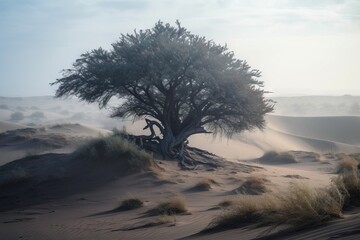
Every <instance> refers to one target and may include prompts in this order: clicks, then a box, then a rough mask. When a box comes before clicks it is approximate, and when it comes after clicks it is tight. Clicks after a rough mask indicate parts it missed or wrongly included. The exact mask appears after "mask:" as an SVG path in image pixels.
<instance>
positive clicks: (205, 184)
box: [190, 178, 217, 191]
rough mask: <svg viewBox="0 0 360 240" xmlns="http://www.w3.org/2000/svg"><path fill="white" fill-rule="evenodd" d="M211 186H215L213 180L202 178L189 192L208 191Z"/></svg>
mask: <svg viewBox="0 0 360 240" xmlns="http://www.w3.org/2000/svg"><path fill="white" fill-rule="evenodd" d="M212 184H217V182H216V181H215V180H214V179H210V178H204V179H202V180H200V181H199V182H198V183H197V184H196V185H195V186H194V187H192V188H191V189H190V190H195V191H209V190H210V189H211V188H212V186H211V185H212Z"/></svg>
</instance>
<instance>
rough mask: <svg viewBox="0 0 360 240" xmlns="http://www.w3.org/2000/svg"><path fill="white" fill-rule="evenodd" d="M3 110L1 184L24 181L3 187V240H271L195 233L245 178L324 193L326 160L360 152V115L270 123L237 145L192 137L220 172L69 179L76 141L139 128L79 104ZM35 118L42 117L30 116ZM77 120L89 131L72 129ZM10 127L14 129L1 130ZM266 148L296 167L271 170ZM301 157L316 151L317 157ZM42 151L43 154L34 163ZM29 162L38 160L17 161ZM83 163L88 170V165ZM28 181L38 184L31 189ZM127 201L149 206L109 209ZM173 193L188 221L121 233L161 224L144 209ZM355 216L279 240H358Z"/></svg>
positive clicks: (13, 104) (270, 186)
mask: <svg viewBox="0 0 360 240" xmlns="http://www.w3.org/2000/svg"><path fill="white" fill-rule="evenodd" d="M0 103H1V104H5V105H6V106H5V107H4V109H0V130H1V131H0V154H1V155H0V173H1V176H0V178H2V177H3V176H4V175H5V174H9V173H11V174H15V175H16V176H18V177H19V180H20V181H18V182H16V181H15V182H14V183H13V184H14V185H13V186H10V187H9V186H7V187H6V188H2V189H0V239H10V240H11V239H55V240H56V239H59V240H60V239H61V240H62V239H181V238H184V239H240V238H241V239H255V238H259V237H261V236H265V237H264V238H263V239H271V238H270V236H269V235H267V234H268V233H266V232H265V230H266V229H264V228H257V229H252V228H241V229H235V230H229V231H224V232H219V233H213V234H207V235H198V233H199V232H200V231H201V230H203V229H204V228H205V227H206V226H207V225H208V224H209V223H210V222H211V220H212V219H213V218H214V217H215V216H217V215H219V214H221V209H214V207H215V206H216V205H217V204H218V203H220V202H221V201H223V200H225V199H228V198H231V197H234V190H235V189H238V188H239V187H241V186H242V184H243V183H244V182H245V181H246V180H247V179H248V178H249V177H254V176H255V177H260V178H266V179H267V181H266V188H267V190H269V191H273V192H277V191H286V189H287V188H288V186H289V183H291V182H297V181H300V182H305V183H306V184H309V185H311V186H313V187H320V186H326V185H327V184H328V183H329V180H330V178H332V177H333V176H335V175H334V172H335V168H336V164H337V162H338V159H337V158H336V157H333V156H332V155H331V154H330V155H325V154H324V153H326V152H330V153H333V154H334V153H336V152H356V151H359V152H360V150H359V144H360V138H359V136H360V134H359V133H360V132H359V129H360V128H359V125H360V124H359V118H358V117H321V118H319V117H308V118H302V117H291V118H290V117H282V116H268V117H267V123H268V125H267V128H266V129H265V130H264V131H262V132H261V131H256V132H251V133H243V134H241V135H236V136H234V138H233V139H231V140H227V139H224V138H220V139H215V140H214V139H213V138H212V136H207V135H198V136H194V137H192V138H191V139H190V144H191V145H194V146H198V147H200V148H203V149H206V150H208V151H210V152H213V153H216V154H218V155H220V156H223V157H226V158H227V159H229V160H231V161H232V162H227V161H225V160H224V161H223V162H224V163H223V166H222V167H219V168H216V169H202V168H200V169H198V170H195V171H181V170H179V168H178V166H177V164H176V163H172V162H167V161H161V160H157V163H158V165H159V166H160V167H161V168H163V169H164V171H162V172H161V173H160V175H155V174H153V173H149V172H143V173H137V174H133V175H130V176H122V175H121V176H119V175H116V174H114V172H113V171H112V170H113V169H112V167H111V166H110V167H109V168H107V169H103V170H101V171H100V168H94V169H95V170H96V171H94V172H93V175H91V174H86V173H84V172H83V173H81V174H80V173H79V174H78V178H77V179H76V181H73V179H72V178H68V177H67V171H66V169H67V168H68V166H73V165H71V164H70V165H67V164H69V163H71V161H70V160H69V157H68V154H69V153H70V152H71V151H73V150H74V149H75V148H77V147H78V145H79V144H81V143H82V142H83V141H86V140H87V139H90V138H94V137H98V136H100V135H104V134H105V135H106V134H108V133H109V131H108V130H101V128H103V127H105V128H107V129H111V128H112V127H113V126H117V127H118V128H119V129H121V128H122V126H127V130H128V131H130V132H136V133H141V134H143V133H142V132H141V131H139V129H141V128H142V127H143V123H142V122H135V123H134V124H133V123H132V122H131V121H126V122H124V121H121V122H120V121H117V120H109V119H107V118H106V113H104V112H101V113H99V112H98V110H97V108H96V106H95V107H94V106H88V105H84V104H83V103H81V104H78V103H77V102H76V101H73V100H68V101H64V102H59V101H58V100H54V99H53V98H51V97H46V98H26V99H22V98H18V99H7V98H6V99H3V98H0ZM332 104H333V105H335V103H332ZM349 104H350V103H349ZM19 111H20V112H22V113H23V114H24V116H25V117H24V119H22V120H17V121H13V122H9V121H10V120H11V114H12V113H14V112H19ZM39 111H40V112H42V113H43V114H44V117H43V118H34V117H32V115H33V114H34V113H35V112H39ZM284 114H286V113H284ZM35 115H36V114H35ZM74 122H79V123H82V124H89V125H91V126H92V127H88V126H84V125H79V124H71V123H74ZM57 123H59V124H57ZM24 126H25V127H26V129H24V128H23V127H24ZM94 126H95V127H94ZM99 128H100V129H99ZM6 130H11V131H8V132H6V133H5V131H6ZM1 132H2V134H1ZM145 134H146V133H145ZM268 150H278V151H289V150H297V151H292V152H291V154H293V155H294V156H295V158H296V163H293V164H285V163H280V164H272V165H269V164H264V163H263V162H262V163H260V161H259V160H256V158H258V157H260V156H262V155H263V153H264V152H266V151H268ZM305 151H309V152H317V153H319V157H314V156H315V154H313V153H309V152H305ZM36 154H45V155H43V156H40V157H37V156H33V155H36ZM24 156H33V157H30V158H25V159H22V160H19V161H14V160H15V159H19V158H22V157H24ZM239 159H241V161H240V162H238V160H239ZM254 159H255V160H254ZM69 161H70V162H69ZM77 166H78V167H77V169H82V168H81V166H82V165H77ZM70 169H72V168H70ZM22 171H24V172H26V173H28V175H26V174H25V175H24V172H22ZM96 172H101V174H99V175H96ZM26 177H31V178H36V179H37V180H38V181H30V182H28V181H27V180H26V179H27V178H26ZM203 179H213V180H215V181H216V184H212V188H211V189H210V190H209V191H197V190H194V189H193V187H194V186H195V185H196V183H198V182H199V181H201V180H203ZM40 180H41V181H40ZM131 195H135V196H140V197H141V198H142V199H143V200H144V201H145V206H144V207H143V208H140V209H137V210H131V211H125V212H114V211H111V210H113V209H114V208H116V207H117V206H118V205H119V202H120V201H121V200H123V199H126V198H128V197H129V196H131ZM175 195H182V196H183V197H184V198H185V199H186V205H187V207H188V210H189V212H190V213H191V214H185V215H177V216H175V217H170V218H169V221H170V223H166V224H162V225H159V226H153V227H148V228H141V227H140V228H139V229H136V230H126V231H125V230H124V228H126V227H131V226H141V225H144V224H146V223H149V222H151V221H156V220H157V219H158V217H153V216H148V215H147V214H146V213H147V211H148V210H150V209H152V208H154V207H155V206H156V205H157V204H158V203H159V202H161V201H163V200H165V199H168V198H170V197H172V196H175ZM209 209H213V210H209ZM359 219H360V216H359V213H354V214H352V215H348V216H347V217H346V219H345V220H341V221H338V222H334V223H332V224H331V225H329V226H325V227H321V228H318V229H313V230H307V231H305V232H298V233H294V234H287V235H284V234H282V235H278V236H273V237H274V239H329V238H331V237H333V238H334V237H335V238H340V239H358V238H359V231H358V229H355V227H358V225H359ZM275 233H276V231H275Z"/></svg>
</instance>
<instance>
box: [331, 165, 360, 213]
mask: <svg viewBox="0 0 360 240" xmlns="http://www.w3.org/2000/svg"><path fill="white" fill-rule="evenodd" d="M332 181H333V184H334V185H336V187H337V188H338V189H339V190H340V191H341V193H342V194H343V196H344V198H345V205H344V208H348V207H353V206H360V172H359V171H358V170H357V169H355V170H352V171H347V172H344V173H342V174H341V175H339V176H338V177H336V178H334V179H333V180H332Z"/></svg>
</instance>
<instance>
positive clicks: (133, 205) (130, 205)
mask: <svg viewBox="0 0 360 240" xmlns="http://www.w3.org/2000/svg"><path fill="white" fill-rule="evenodd" d="M143 205H144V202H143V200H142V199H141V198H139V197H131V198H128V199H125V200H123V201H122V202H121V203H120V206H119V207H117V208H116V209H115V210H118V211H127V210H133V209H137V208H141V207H142V206H143Z"/></svg>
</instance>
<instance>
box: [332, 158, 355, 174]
mask: <svg viewBox="0 0 360 240" xmlns="http://www.w3.org/2000/svg"><path fill="white" fill-rule="evenodd" d="M357 166H358V162H357V161H356V160H355V159H354V158H352V157H350V156H344V157H343V158H342V159H341V160H340V162H339V163H338V166H337V173H344V172H351V171H353V170H357Z"/></svg>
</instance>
